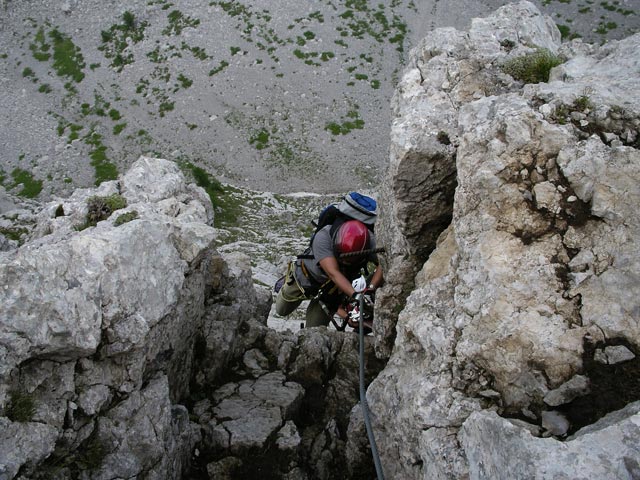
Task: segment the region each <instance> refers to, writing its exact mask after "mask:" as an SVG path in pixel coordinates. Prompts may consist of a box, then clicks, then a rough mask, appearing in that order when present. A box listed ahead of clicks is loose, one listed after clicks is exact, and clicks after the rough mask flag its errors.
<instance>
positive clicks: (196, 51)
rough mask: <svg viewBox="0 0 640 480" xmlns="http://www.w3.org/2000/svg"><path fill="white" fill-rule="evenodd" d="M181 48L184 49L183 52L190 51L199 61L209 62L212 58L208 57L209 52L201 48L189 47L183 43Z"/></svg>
mask: <svg viewBox="0 0 640 480" xmlns="http://www.w3.org/2000/svg"><path fill="white" fill-rule="evenodd" d="M180 48H182V50H188V51H190V52H191V53H192V54H193V56H194V57H195V58H197V59H198V60H203V61H204V60H208V59H209V58H211V57H210V56H209V55H207V51H206V50H205V49H204V48H201V47H191V46H189V45H187V43H186V42H182V45H181V46H180Z"/></svg>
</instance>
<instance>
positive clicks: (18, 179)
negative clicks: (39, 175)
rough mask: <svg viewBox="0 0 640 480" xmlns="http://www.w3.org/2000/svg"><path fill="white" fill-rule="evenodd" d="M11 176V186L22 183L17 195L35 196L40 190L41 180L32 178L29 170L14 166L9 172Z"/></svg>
mask: <svg viewBox="0 0 640 480" xmlns="http://www.w3.org/2000/svg"><path fill="white" fill-rule="evenodd" d="M11 176H12V177H13V185H12V186H11V188H15V187H17V186H18V185H20V184H22V190H21V191H20V192H18V195H20V196H21V197H26V198H36V197H37V196H38V195H40V192H41V191H42V180H36V179H34V178H33V175H32V174H31V172H28V171H26V170H22V169H21V168H15V169H14V170H13V171H12V172H11Z"/></svg>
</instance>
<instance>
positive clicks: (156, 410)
mask: <svg viewBox="0 0 640 480" xmlns="http://www.w3.org/2000/svg"><path fill="white" fill-rule="evenodd" d="M98 207H99V208H98ZM121 207H122V208H121ZM96 209H101V211H100V212H97V211H96ZM112 210H113V211H112ZM96 215H97V216H96ZM22 217H24V218H26V217H28V215H27V214H24V213H23V214H22ZM88 218H93V222H92V223H87V220H88ZM212 219H213V211H212V209H211V203H210V201H209V199H208V197H207V196H206V194H205V193H204V191H203V190H202V189H200V188H198V187H195V186H194V185H192V184H189V183H188V182H187V181H186V179H185V177H184V176H183V174H182V173H181V171H180V169H179V168H178V166H177V165H176V164H175V163H173V162H168V161H166V160H158V159H151V158H144V157H143V158H140V160H138V161H137V162H136V163H135V164H134V165H133V167H132V169H131V170H130V171H129V172H128V173H127V174H126V175H124V176H123V177H122V178H121V179H120V180H118V181H113V182H108V183H103V184H102V185H101V186H100V187H99V188H97V189H92V190H83V191H77V192H76V193H75V194H74V195H73V196H72V197H70V198H68V199H64V200H59V201H54V202H51V203H49V204H48V205H46V206H45V207H44V208H43V209H42V211H41V212H40V213H39V214H37V215H36V216H35V217H34V220H35V221H36V224H35V225H34V227H33V229H32V234H31V240H30V241H28V242H26V243H25V244H24V245H22V246H21V247H20V248H14V249H12V250H9V251H7V252H4V253H2V254H1V257H0V260H1V261H0V278H2V285H1V288H0V356H1V358H2V361H1V362H0V405H2V413H3V417H2V422H3V424H4V425H5V428H3V429H2V430H3V431H2V434H0V437H1V438H0V444H1V445H2V447H1V448H0V451H1V452H2V455H0V472H2V476H3V478H13V476H14V475H15V474H16V473H17V472H20V474H21V475H22V478H50V475H54V474H55V475H56V476H62V477H65V478H69V477H73V476H76V475H77V473H78V471H80V470H82V471H90V472H91V473H90V474H88V475H89V476H88V477H87V478H96V479H98V478H113V477H114V476H119V477H121V478H130V477H133V476H136V475H146V476H148V477H149V478H179V477H180V476H181V475H182V473H183V472H184V471H186V469H187V468H188V466H189V462H190V458H191V454H192V450H193V447H194V445H195V443H196V442H197V441H198V439H199V437H200V430H199V428H197V427H195V426H194V424H192V423H191V422H190V420H189V416H188V412H187V410H186V408H184V407H183V406H180V405H178V404H177V403H178V401H180V400H181V399H184V398H185V397H186V396H187V395H188V394H189V385H190V380H191V376H192V371H193V363H194V344H195V341H196V338H198V337H199V336H200V335H201V334H202V333H201V332H202V329H203V328H204V323H205V322H204V320H205V306H206V301H207V299H209V298H210V297H211V296H212V295H213V294H214V292H216V291H219V290H221V289H223V288H227V289H229V290H231V288H232V286H231V285H222V286H221V285H219V284H216V281H219V280H220V279H221V278H223V276H222V275H221V274H220V271H221V270H223V269H224V268H227V267H226V263H225V262H224V260H222V258H221V257H220V256H219V255H217V254H216V251H215V249H214V248H213V241H214V239H215V236H216V232H215V230H214V229H213V228H212V227H211V226H209V225H210V224H211V222H212ZM251 290H252V291H253V289H251ZM228 296H230V297H231V296H233V295H231V294H228ZM242 298H245V296H244V295H243V296H242V297H240V300H238V299H237V298H235V297H234V300H235V301H242ZM250 300H253V304H252V307H251V308H246V310H247V311H249V312H254V311H255V309H256V301H255V294H254V297H253V299H251V298H248V299H247V302H249V301H250ZM15 439H20V440H19V441H18V442H16V441H15ZM36 439H37V440H36Z"/></svg>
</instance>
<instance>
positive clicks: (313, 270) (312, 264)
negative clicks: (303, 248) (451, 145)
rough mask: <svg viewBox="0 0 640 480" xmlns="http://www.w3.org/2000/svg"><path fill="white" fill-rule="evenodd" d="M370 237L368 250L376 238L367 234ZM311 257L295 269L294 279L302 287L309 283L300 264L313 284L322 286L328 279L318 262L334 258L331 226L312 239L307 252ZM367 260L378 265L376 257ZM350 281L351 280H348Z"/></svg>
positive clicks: (319, 231) (303, 260)
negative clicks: (295, 278) (296, 279)
mask: <svg viewBox="0 0 640 480" xmlns="http://www.w3.org/2000/svg"><path fill="white" fill-rule="evenodd" d="M369 235H370V243H369V248H376V237H375V235H374V234H373V232H369ZM309 253H310V254H311V255H313V258H303V259H300V260H298V266H297V268H296V277H297V278H298V281H299V282H300V284H301V286H302V287H305V288H306V287H308V286H310V282H309V280H308V279H306V278H305V277H304V274H303V272H302V269H301V267H300V265H299V263H300V262H304V266H305V269H306V271H307V272H308V273H309V275H310V276H311V277H312V278H313V280H314V281H315V283H317V284H319V285H322V284H324V283H325V282H326V281H327V280H329V277H328V276H327V274H326V273H324V270H322V268H320V260H322V259H323V258H327V257H334V256H335V254H334V252H333V240H332V238H331V225H327V226H325V227H323V228H321V229H320V230H318V232H317V233H316V235H315V236H314V237H313V243H312V244H311V251H310V252H309ZM368 259H369V260H371V261H373V262H374V263H378V259H377V256H376V255H372V256H369V258H368ZM349 280H352V279H349Z"/></svg>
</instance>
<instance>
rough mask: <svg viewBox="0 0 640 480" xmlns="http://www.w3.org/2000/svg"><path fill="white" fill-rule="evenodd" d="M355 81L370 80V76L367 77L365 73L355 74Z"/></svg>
mask: <svg viewBox="0 0 640 480" xmlns="http://www.w3.org/2000/svg"><path fill="white" fill-rule="evenodd" d="M355 79H356V80H369V75H365V74H364V73H356V74H355Z"/></svg>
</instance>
